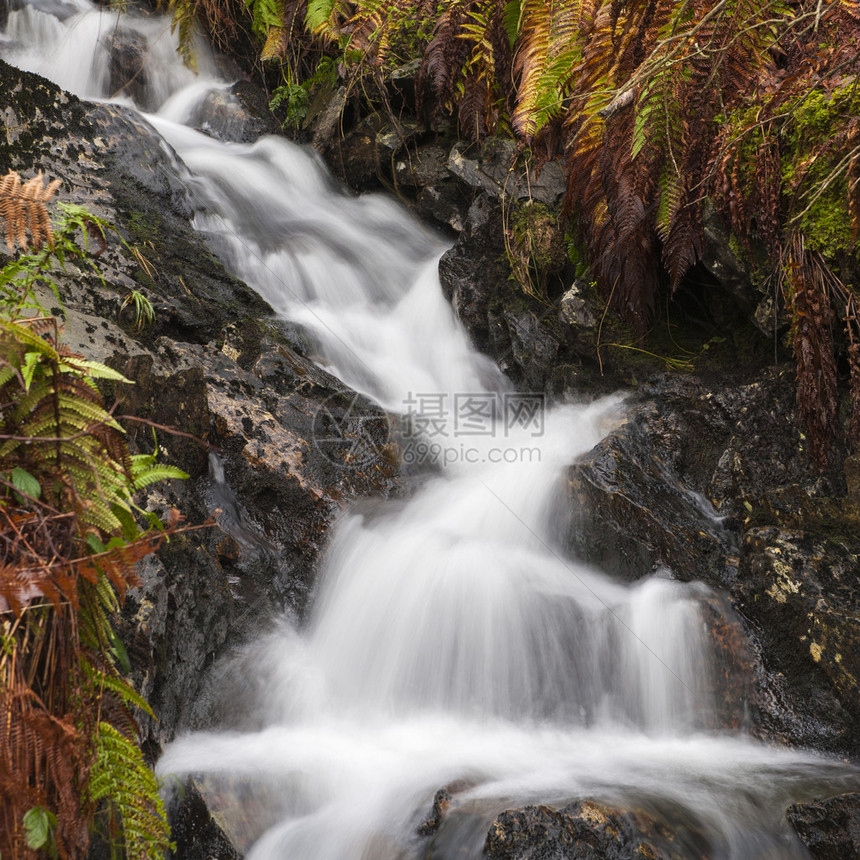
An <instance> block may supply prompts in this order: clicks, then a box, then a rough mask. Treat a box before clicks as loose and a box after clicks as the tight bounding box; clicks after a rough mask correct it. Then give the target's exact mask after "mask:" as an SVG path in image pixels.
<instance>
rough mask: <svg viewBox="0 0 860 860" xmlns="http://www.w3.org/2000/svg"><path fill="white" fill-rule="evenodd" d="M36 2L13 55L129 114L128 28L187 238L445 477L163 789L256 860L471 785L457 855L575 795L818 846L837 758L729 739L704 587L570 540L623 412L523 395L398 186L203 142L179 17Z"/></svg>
mask: <svg viewBox="0 0 860 860" xmlns="http://www.w3.org/2000/svg"><path fill="white" fill-rule="evenodd" d="M57 5H59V6H61V7H62V8H63V10H64V11H63V14H62V15H60V16H58V15H57V14H55V13H56V8H55V7H56V6H57ZM41 9H43V10H45V11H41V10H40V8H39V6H38V5H36V6H25V7H24V8H21V9H17V10H15V11H12V12H11V13H10V15H9V24H8V28H7V31H6V33H5V41H4V42H2V43H0V49H2V52H3V54H4V56H5V57H6V58H7V59H9V60H10V61H11V62H14V63H16V64H18V65H21V66H23V67H26V68H28V69H32V70H34V71H37V72H39V73H41V74H44V75H47V76H49V77H52V78H53V79H55V80H56V81H57V82H58V83H59V84H61V85H62V86H64V87H65V88H67V89H70V90H72V91H75V92H77V93H78V94H80V95H82V96H88V97H94V98H111V97H114V98H116V97H119V98H125V99H127V98H129V93H127V92H124V91H123V92H120V93H117V92H114V91H113V83H112V78H111V73H110V50H109V44H110V39H111V38H114V37H116V35H117V34H123V35H124V38H133V39H140V40H142V41H143V42H144V43H145V44H146V45H147V50H148V52H149V61H148V63H147V65H146V75H145V87H144V88H143V90H142V95H141V94H139V95H138V96H136V97H137V98H139V101H140V104H141V105H142V107H143V108H145V109H146V110H148V111H150V113H149V114H148V115H147V116H148V119H149V120H150V122H151V123H152V124H153V125H154V126H155V127H156V128H157V129H158V131H159V133H160V134H162V135H163V137H164V138H165V140H166V141H167V142H168V143H169V144H170V146H171V147H172V148H173V150H174V151H175V152H176V154H177V159H178V160H177V171H178V172H179V173H180V175H181V176H182V177H183V179H184V181H185V182H186V185H187V189H188V199H189V202H190V204H191V206H192V208H193V209H194V212H195V215H194V223H195V227H196V228H197V229H198V230H199V231H200V232H201V233H202V234H204V235H205V236H206V237H207V240H208V242H209V244H210V247H211V248H212V250H213V251H214V252H215V253H216V254H217V255H218V256H219V257H220V258H221V259H222V260H223V261H224V263H225V265H226V266H227V267H228V268H229V269H230V270H231V271H232V272H234V273H235V274H236V275H237V276H238V277H240V278H242V279H243V280H245V281H246V282H247V283H248V284H249V285H251V286H252V287H253V288H254V289H256V290H257V291H258V292H259V293H260V294H261V295H262V296H263V298H265V299H266V301H267V302H269V304H270V305H271V306H272V307H273V308H274V309H275V311H276V313H277V314H279V315H280V316H282V317H283V318H285V319H289V320H291V321H294V322H296V323H298V324H300V325H301V326H302V327H303V329H304V330H305V331H306V332H307V333H308V334H309V336H310V338H311V339H312V341H313V343H314V346H315V349H316V351H317V353H318V355H319V360H320V362H321V363H322V364H323V365H324V366H325V367H326V368H327V369H328V370H329V371H330V372H332V373H334V374H336V375H337V376H339V377H340V378H341V379H342V380H344V382H346V383H347V384H348V385H350V386H351V387H353V388H354V389H356V390H357V391H360V392H362V393H364V394H367V395H368V396H370V397H371V398H373V399H374V400H375V401H377V402H378V403H379V404H381V405H382V406H383V407H384V408H385V409H387V410H389V411H391V412H394V413H400V414H402V413H407V414H409V416H410V418H411V420H412V423H411V425H410V426H411V428H412V431H413V432H412V435H411V436H410V438H407V439H406V440H405V448H404V456H411V457H413V458H420V459H422V460H426V461H428V462H431V461H432V463H433V465H434V466H435V467H436V468H435V470H434V471H433V472H432V473H428V476H427V477H426V479H425V480H423V481H422V483H421V484H420V485H419V486H417V487H416V488H415V489H414V492H413V493H412V494H411V495H410V497H409V498H408V499H407V500H405V501H404V500H400V501H396V502H379V503H377V504H374V505H373V506H372V507H369V506H362V505H359V506H357V507H356V508H355V509H354V510H352V511H349V512H347V513H345V514H344V515H343V517H342V518H341V519H340V520H339V522H338V523H337V525H336V526H335V528H334V533H333V535H332V537H331V543H330V547H329V549H328V551H327V553H326V556H325V559H324V561H323V563H322V569H321V570H320V586H319V593H318V597H317V600H316V603H315V605H314V607H313V610H312V614H311V618H310V620H309V622H308V624H307V625H306V626H305V627H303V628H301V629H296V628H295V627H293V626H292V625H291V624H290V623H289V622H287V621H284V622H283V624H282V625H281V627H279V628H278V629H276V630H274V631H272V632H270V633H269V634H267V635H266V636H264V637H263V638H262V639H261V640H260V642H258V643H256V644H255V645H253V646H251V648H250V650H249V653H248V655H246V657H245V659H246V665H253V667H254V672H255V673H256V674H257V675H258V681H259V682H258V683H257V684H256V689H258V690H261V691H262V693H261V694H260V695H259V697H258V698H257V699H255V700H254V702H253V705H254V715H253V721H252V722H251V723H250V724H249V726H248V728H247V729H246V730H244V731H239V730H232V731H229V732H228V731H219V730H218V728H217V727H213V729H212V730H211V731H209V732H199V733H193V734H187V735H185V736H183V737H180V738H179V739H178V740H177V741H176V742H175V743H173V744H172V745H171V746H170V747H169V748H168V749H167V750H166V751H165V753H164V755H163V758H162V759H161V761H160V763H159V772H160V774H161V775H162V776H165V777H166V776H168V775H171V774H178V775H186V774H193V775H195V776H197V777H198V778H199V779H200V780H201V784H202V785H203V786H204V787H208V792H209V795H210V799H211V802H212V804H213V805H214V807H215V808H216V809H217V808H219V807H218V804H219V802H220V803H221V805H222V806H221V812H222V814H223V816H224V818H225V820H229V821H230V822H232V824H231V833H232V835H233V836H234V838H235V839H236V840H237V841H239V842H240V843H241V847H242V848H243V849H244V850H247V851H248V856H249V857H251V858H255V860H256V858H259V860H267V858H271V860H276V858H301V860H308V858H320V860H342V859H343V860H345V858H362V857H363V858H368V860H376V859H377V858H379V860H384V858H401V857H419V856H423V854H422V853H421V847H420V842H419V839H418V837H417V836H416V828H417V826H418V825H419V824H420V823H421V821H422V818H423V817H425V816H426V814H427V811H428V809H429V804H430V802H431V800H432V797H433V795H434V792H435V791H436V790H437V789H438V788H440V787H442V786H445V785H450V784H452V783H457V784H458V785H459V786H460V791H459V792H458V798H459V799H460V802H461V808H462V809H463V810H466V811H467V812H468V814H469V815H471V816H472V817H473V819H474V821H475V822H477V823H476V824H475V825H474V826H472V827H471V828H469V827H464V828H463V830H462V832H461V834H460V836H459V837H458V840H459V841H458V845H457V847H456V852H457V854H456V856H457V857H462V858H467V857H480V856H481V851H482V845H483V840H484V836H485V834H486V831H487V827H488V826H489V822H490V821H491V820H492V818H493V816H494V815H495V814H497V812H498V811H500V810H502V809H505V808H510V807H512V806H518V805H523V804H525V803H528V802H552V801H557V802H563V801H566V800H571V799H577V798H595V799H604V800H607V801H609V802H616V801H617V802H619V803H640V804H643V805H645V806H647V805H649V804H651V805H660V804H663V805H665V804H670V805H671V806H672V807H673V808H676V809H678V810H681V811H682V812H681V814H682V815H684V816H686V817H688V818H692V819H695V820H697V821H700V822H701V825H702V827H703V828H704V830H705V832H706V833H707V834H708V839H709V841H710V844H711V850H712V855H713V856H714V857H720V858H733V860H755V858H776V857H780V858H786V857H797V858H801V857H805V856H807V855H806V852H805V850H804V849H803V847H802V846H801V845H800V843H799V842H798V841H797V840H796V839H795V838H794V837H793V836H792V835H791V834H790V833H789V832H788V830H787V829H786V826H785V823H784V820H783V817H782V811H783V809H784V807H785V805H786V804H787V803H788V802H790V800H791V799H792V798H794V797H797V796H799V795H802V794H803V792H804V791H808V786H810V785H813V784H821V783H822V780H826V779H827V778H831V779H832V778H833V773H834V770H833V769H832V768H835V765H834V766H832V767H831V766H830V765H828V764H827V763H826V762H824V761H822V760H820V759H818V758H816V757H814V756H812V755H808V754H803V753H797V752H787V751H785V750H778V749H774V748H771V747H768V746H765V745H763V744H760V743H756V742H754V741H753V740H751V739H750V738H748V737H746V736H744V735H743V734H740V733H736V734H728V733H720V732H718V731H716V730H715V703H714V702H713V701H712V700H711V699H712V695H713V692H712V691H713V683H712V681H713V679H712V678H711V677H710V672H711V671H712V669H711V661H710V652H709V645H708V637H707V634H706V631H705V624H704V620H703V616H702V613H701V610H700V606H701V597H702V595H703V593H704V592H705V591H706V590H705V589H704V587H703V586H697V585H684V584H680V583H678V582H675V581H673V580H672V579H671V578H670V577H669V576H668V574H667V572H665V571H661V572H658V573H657V574H655V576H653V577H652V578H650V579H647V580H645V581H643V582H640V583H638V584H636V585H633V586H628V585H624V584H620V583H618V582H617V581H615V580H613V579H612V578H611V577H609V576H607V575H605V574H604V573H602V572H600V571H597V570H594V569H591V568H589V567H587V566H585V565H582V564H579V563H576V562H574V561H571V560H570V559H569V558H567V557H566V556H565V555H564V553H563V552H562V550H561V549H560V547H559V546H558V544H557V542H556V537H555V535H554V533H553V529H552V527H551V523H552V511H553V509H554V508H556V507H557V506H558V505H559V504H561V503H562V498H561V495H562V493H563V476H564V469H565V467H566V466H567V465H569V464H570V463H571V462H573V461H574V460H575V458H576V457H577V456H579V455H581V454H583V453H585V452H586V451H588V450H589V449H590V448H591V447H592V446H593V445H594V444H596V443H597V442H598V441H599V440H600V439H601V438H602V436H603V435H605V433H606V432H607V429H608V428H609V427H611V426H612V422H613V421H615V420H617V418H618V416H619V413H620V408H621V407H620V399H619V398H617V397H616V398H607V399H604V400H601V401H599V402H597V403H594V404H591V405H587V406H584V405H577V406H575V405H562V406H554V407H552V408H549V407H545V405H544V404H543V403H542V401H541V400H540V398H538V397H534V398H532V399H531V400H529V399H528V396H527V395H525V394H522V393H517V392H514V391H512V390H511V389H510V387H509V386H508V385H507V383H506V381H505V380H504V378H503V377H502V376H501V374H500V373H499V372H498V371H497V370H496V368H495V367H494V366H493V365H492V364H491V363H490V362H489V361H488V360H487V359H486V358H484V357H482V356H480V355H479V354H477V353H476V352H475V351H474V350H473V349H472V348H471V346H470V344H469V343H468V340H467V338H466V336H465V334H464V332H463V331H462V329H461V328H460V327H459V325H458V323H457V320H456V319H455V316H454V314H453V312H452V310H451V308H450V306H449V305H448V304H447V303H446V302H445V300H444V298H443V296H442V292H441V289H440V286H439V282H438V279H437V275H436V267H437V262H438V258H439V256H440V254H441V253H442V252H443V250H444V244H443V243H442V242H441V241H440V240H439V239H438V237H436V236H434V235H433V234H431V233H429V232H428V231H426V230H425V229H423V228H422V227H421V226H420V225H419V224H417V223H415V222H413V221H412V220H411V219H410V218H409V217H408V216H407V214H406V213H405V212H404V211H403V210H402V209H401V208H400V207H399V206H398V205H396V204H395V203H394V202H392V201H391V200H389V199H388V198H386V197H384V196H381V195H366V196H363V197H358V198H354V197H349V196H347V195H345V194H344V193H343V192H342V191H341V190H340V189H339V188H338V187H337V186H336V184H335V183H333V182H332V181H331V179H330V178H329V177H328V175H327V173H326V171H325V169H324V166H323V165H322V164H321V163H320V161H319V159H318V158H317V157H316V156H315V155H314V154H313V153H312V152H310V151H308V150H306V149H303V148H300V147H297V146H295V145H293V144H291V143H289V142H287V141H285V140H282V139H277V138H264V139H262V140H260V141H259V142H257V143H255V144H253V145H238V144H226V143H221V142H218V141H216V140H213V139H211V138H208V137H206V136H204V135H203V134H201V133H199V132H197V131H195V130H193V129H192V128H189V127H188V125H187V123H188V122H191V121H193V118H194V117H195V115H196V114H197V110H198V107H199V105H200V104H201V102H202V100H203V99H204V98H205V97H206V95H207V94H208V93H210V92H212V91H213V90H219V89H223V88H224V87H225V84H226V82H225V81H224V80H223V79H221V78H220V77H219V76H218V74H217V72H216V68H217V64H216V63H215V60H214V58H213V57H212V55H211V53H209V52H208V49H207V48H206V47H205V46H204V45H202V43H201V45H200V46H199V50H198V55H199V62H200V73H199V75H198V76H196V77H195V76H194V75H192V74H191V73H190V72H189V71H187V70H186V69H185V68H184V67H182V65H181V63H180V62H179V60H178V59H177V58H176V55H175V39H174V37H173V36H172V35H171V33H170V26H169V22H167V21H166V19H164V18H162V17H158V16H152V17H148V18H142V17H135V16H134V15H132V14H130V13H124V14H120V13H119V12H115V11H110V10H106V9H102V8H98V7H94V6H92V5H90V3H89V2H88V0H74V2H73V3H72V2H69V3H60V4H57V3H54V4H53V6H50V5H49V4H48V3H47V2H46V3H45V4H44V6H42V7H41ZM81 57H86V58H87V61H86V62H83V63H82V62H81ZM90 57H92V62H91V63H90V62H89V58H90ZM525 406H529V407H530V411H526V412H524V411H523V408H524V407H525ZM219 468H220V465H219V464H218V463H217V461H213V469H214V474H215V476H216V483H217V476H218V474H219V473H218V469H219ZM220 474H221V484H223V472H221V473H220ZM249 695H250V694H249ZM828 775H829V776H828ZM816 780H817V782H816ZM439 856H442V855H439ZM446 856H448V855H446ZM450 856H453V852H452V854H451V855H450Z"/></svg>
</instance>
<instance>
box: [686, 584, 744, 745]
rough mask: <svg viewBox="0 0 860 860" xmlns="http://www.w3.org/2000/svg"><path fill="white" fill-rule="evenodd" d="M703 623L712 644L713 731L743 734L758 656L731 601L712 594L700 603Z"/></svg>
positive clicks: (711, 689)
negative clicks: (725, 730)
mask: <svg viewBox="0 0 860 860" xmlns="http://www.w3.org/2000/svg"><path fill="white" fill-rule="evenodd" d="M699 608H700V611H701V613H702V623H703V625H704V629H705V631H706V633H707V638H708V643H709V645H710V653H709V659H708V663H709V666H708V668H709V670H710V671H709V679H710V683H711V686H710V689H708V690H707V691H706V695H707V696H708V698H709V699H710V701H712V702H713V703H714V722H713V726H711V727H712V728H716V729H720V730H724V729H729V730H733V731H740V730H742V729H745V728H748V727H749V717H750V707H751V706H752V702H753V700H754V698H755V695H756V690H755V685H754V678H755V672H756V668H757V663H756V656H755V654H754V652H753V651H752V649H751V647H750V643H749V641H748V637H747V632H746V630H745V629H744V626H743V624H742V622H741V619H740V617H739V616H738V614H737V612H735V610H734V608H733V607H732V606H731V604H730V603H729V601H728V599H727V598H726V597H724V596H723V595H722V594H720V593H718V592H710V593H709V594H707V595H704V596H703V597H702V598H700V600H699Z"/></svg>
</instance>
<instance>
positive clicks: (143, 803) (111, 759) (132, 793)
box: [88, 721, 174, 860]
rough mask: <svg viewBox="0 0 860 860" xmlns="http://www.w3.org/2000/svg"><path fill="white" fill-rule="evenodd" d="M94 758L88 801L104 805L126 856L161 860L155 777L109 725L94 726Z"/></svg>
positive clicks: (161, 820) (162, 817)
mask: <svg viewBox="0 0 860 860" xmlns="http://www.w3.org/2000/svg"><path fill="white" fill-rule="evenodd" d="M97 743H98V756H97V758H96V762H95V764H94V765H93V768H92V770H91V771H90V778H89V785H88V790H89V799H90V801H91V802H92V803H93V804H99V803H102V802H104V803H105V804H106V805H107V807H108V810H109V813H110V814H111V816H112V817H115V820H116V821H117V823H118V824H119V826H120V827H121V828H122V833H123V845H124V848H125V851H126V856H128V857H148V858H152V860H161V858H162V857H163V856H164V854H165V852H167V851H168V850H171V849H172V848H173V847H174V846H172V845H171V843H170V831H169V829H168V826H167V821H166V818H167V816H166V812H165V809H164V803H163V801H162V800H161V798H160V796H159V793H158V790H159V787H158V782H157V780H156V778H155V775H154V774H153V773H152V771H151V770H150V769H149V767H147V764H146V761H145V760H144V758H143V753H141V751H140V748H139V747H138V746H137V744H136V743H135V742H134V741H133V740H131V739H129V738H127V737H126V736H125V735H123V734H122V733H121V732H120V731H119V730H118V729H116V728H115V727H114V726H112V725H111V724H110V723H107V722H104V721H100V722H99V725H98V735H97Z"/></svg>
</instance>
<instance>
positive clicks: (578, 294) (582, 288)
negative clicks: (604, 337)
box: [558, 280, 598, 336]
mask: <svg viewBox="0 0 860 860" xmlns="http://www.w3.org/2000/svg"><path fill="white" fill-rule="evenodd" d="M558 312H559V315H560V316H561V319H562V321H563V322H565V323H566V324H567V325H568V326H570V327H571V328H573V329H580V330H584V331H587V332H588V334H589V335H592V336H593V334H592V333H593V331H594V328H595V326H596V325H597V322H598V320H597V315H596V314H595V313H594V308H593V305H592V303H591V302H590V301H589V299H588V296H587V286H586V284H585V283H583V282H582V281H578V280H577V281H574V283H573V284H572V285H571V287H570V289H569V290H567V292H566V293H565V294H564V295H563V296H562V297H561V301H560V302H559V309H558Z"/></svg>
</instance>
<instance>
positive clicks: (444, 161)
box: [394, 144, 450, 187]
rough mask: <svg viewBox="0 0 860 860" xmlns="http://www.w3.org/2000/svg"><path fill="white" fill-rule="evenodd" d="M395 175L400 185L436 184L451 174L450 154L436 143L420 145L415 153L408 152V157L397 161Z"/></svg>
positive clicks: (419, 185) (420, 185)
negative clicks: (449, 166)
mask: <svg viewBox="0 0 860 860" xmlns="http://www.w3.org/2000/svg"><path fill="white" fill-rule="evenodd" d="M394 176H395V178H396V180H397V183H398V184H399V185H405V186H411V187H422V186H424V185H435V184H436V183H439V182H442V181H443V180H445V179H448V177H449V176H450V173H449V172H448V154H447V152H446V151H445V149H444V148H443V147H441V146H438V145H436V144H429V145H428V146H422V147H419V148H418V150H417V151H416V152H415V153H414V154H410V153H407V155H406V157H404V158H402V159H399V160H398V161H397V162H396V163H395V165H394Z"/></svg>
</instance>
